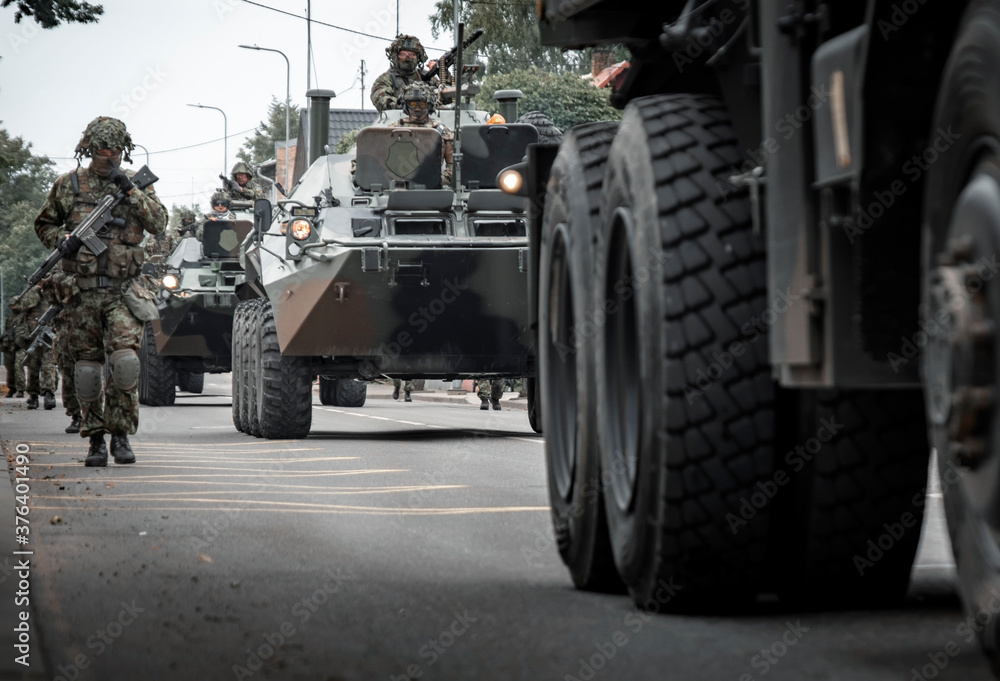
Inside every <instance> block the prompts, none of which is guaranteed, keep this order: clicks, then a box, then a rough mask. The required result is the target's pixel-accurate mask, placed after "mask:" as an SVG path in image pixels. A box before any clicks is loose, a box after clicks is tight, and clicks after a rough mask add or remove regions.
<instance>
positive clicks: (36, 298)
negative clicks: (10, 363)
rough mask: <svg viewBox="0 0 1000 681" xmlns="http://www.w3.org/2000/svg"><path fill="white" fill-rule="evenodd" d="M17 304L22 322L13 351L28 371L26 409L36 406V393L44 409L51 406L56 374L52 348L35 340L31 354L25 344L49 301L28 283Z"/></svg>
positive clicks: (29, 339) (53, 399)
mask: <svg viewBox="0 0 1000 681" xmlns="http://www.w3.org/2000/svg"><path fill="white" fill-rule="evenodd" d="M18 306H19V307H20V308H21V311H22V315H23V322H22V324H21V327H20V329H19V334H18V336H19V342H20V343H21V345H22V347H21V348H20V349H19V350H18V353H17V364H18V366H23V367H24V368H25V369H27V372H28V377H27V392H28V402H27V406H28V409H38V396H39V395H41V396H42V398H43V401H44V406H45V409H55V407H56V396H55V390H56V385H57V384H58V382H59V377H58V375H57V374H56V365H55V362H53V361H52V348H51V347H50V346H48V345H45V344H44V343H39V344H38V345H36V346H35V349H34V351H33V352H32V353H31V355H28V354H27V352H28V347H29V346H30V345H31V343H32V341H33V340H34V339H33V338H32V337H31V333H32V331H34V330H35V329H36V328H37V327H38V320H39V319H40V318H41V316H42V314H43V313H44V312H45V310H46V309H48V307H49V303H48V302H47V301H46V300H45V299H44V298H42V296H41V294H40V293H39V291H38V289H37V288H36V287H32V288H30V289H28V291H27V292H25V294H24V295H23V296H21V300H20V301H18ZM39 333H41V331H39Z"/></svg>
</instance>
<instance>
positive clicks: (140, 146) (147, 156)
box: [132, 142, 149, 166]
mask: <svg viewBox="0 0 1000 681" xmlns="http://www.w3.org/2000/svg"><path fill="white" fill-rule="evenodd" d="M132 144H133V145H134V146H137V147H139V148H140V149H142V150H143V151H144V152H146V165H147V166H148V165H149V149H147V148H146V147H144V146H142V145H141V144H136V143H135V142H133V143H132Z"/></svg>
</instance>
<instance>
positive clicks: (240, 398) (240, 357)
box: [232, 300, 253, 433]
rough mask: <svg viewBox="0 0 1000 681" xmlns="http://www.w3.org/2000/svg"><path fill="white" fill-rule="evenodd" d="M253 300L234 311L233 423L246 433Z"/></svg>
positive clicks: (245, 302) (243, 303)
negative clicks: (248, 325)
mask: <svg viewBox="0 0 1000 681" xmlns="http://www.w3.org/2000/svg"><path fill="white" fill-rule="evenodd" d="M252 304H253V301H252V300H248V301H241V302H240V303H239V305H237V306H236V310H235V311H234V312H233V373H232V396H233V399H232V402H233V425H234V426H236V430H238V431H239V432H241V433H246V432H247V430H248V427H247V404H246V389H247V386H246V377H245V371H246V365H245V363H246V361H247V352H246V337H247V328H246V319H247V314H248V311H249V309H250V307H251V306H252Z"/></svg>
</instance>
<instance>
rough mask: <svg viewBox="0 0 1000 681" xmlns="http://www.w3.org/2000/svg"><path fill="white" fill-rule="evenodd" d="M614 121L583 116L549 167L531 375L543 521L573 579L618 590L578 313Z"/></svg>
mask: <svg viewBox="0 0 1000 681" xmlns="http://www.w3.org/2000/svg"><path fill="white" fill-rule="evenodd" d="M617 127H618V125H617V123H591V124H587V125H582V126H578V127H575V128H573V129H572V130H570V131H568V132H567V133H566V136H565V137H564V138H563V142H562V145H561V146H560V147H559V154H558V155H557V156H556V159H555V162H554V163H553V165H552V173H551V175H550V176H549V189H548V194H547V196H546V198H545V214H544V216H543V219H542V234H541V250H540V255H539V263H540V265H539V266H540V272H539V288H538V290H539V292H540V293H539V301H538V329H539V383H540V386H541V390H542V395H541V397H542V402H543V403H544V404H545V410H544V411H543V412H542V414H541V417H542V419H541V424H540V425H541V430H543V431H544V432H545V436H546V437H545V461H546V468H547V470H548V486H549V502H550V504H551V506H552V524H553V529H554V531H555V536H556V543H557V545H558V547H559V554H560V556H561V557H562V559H563V562H564V563H565V564H566V567H567V568H569V572H570V575H571V576H572V578H573V583H574V584H575V585H576V586H577V588H579V589H587V590H598V591H607V590H619V591H620V590H621V589H622V584H621V580H620V579H619V578H618V572H617V570H616V569H615V564H614V559H613V557H612V554H611V546H610V543H609V541H608V528H607V524H606V522H605V520H604V508H603V500H602V498H601V495H600V494H597V493H596V492H597V490H599V489H600V476H601V469H600V461H599V458H600V455H599V451H598V448H597V444H596V434H595V432H594V431H595V421H596V419H597V403H596V395H595V389H594V385H595V374H594V336H593V333H592V332H590V333H588V332H587V331H588V330H590V327H587V326H585V325H584V321H585V320H586V319H587V313H588V312H589V311H590V310H591V309H592V308H593V299H592V296H593V291H592V290H591V288H590V287H589V284H590V282H591V280H592V277H593V267H594V252H593V236H594V231H595V226H596V223H597V222H598V220H599V217H598V211H599V210H600V205H601V196H600V189H601V180H602V179H603V177H604V165H605V163H606V162H607V159H608V149H609V148H610V147H611V141H612V140H613V139H614V136H615V130H616V129H617ZM584 198H586V200H584ZM591 326H592V325H591ZM529 395H530V393H529ZM529 418H530V412H529Z"/></svg>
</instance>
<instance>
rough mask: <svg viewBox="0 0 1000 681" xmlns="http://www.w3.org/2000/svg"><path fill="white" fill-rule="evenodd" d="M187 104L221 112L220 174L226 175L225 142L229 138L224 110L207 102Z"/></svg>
mask: <svg viewBox="0 0 1000 681" xmlns="http://www.w3.org/2000/svg"><path fill="white" fill-rule="evenodd" d="M188 106H196V107H198V108H199V109H215V110H216V111H218V112H219V113H220V114H222V174H223V175H227V174H228V173H227V172H226V168H227V167H228V165H229V145H228V143H227V140H228V139H229V122H228V121H227V120H226V112H225V111H223V110H222V109H220V108H219V107H217V106H208V105H207V104H188Z"/></svg>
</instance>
